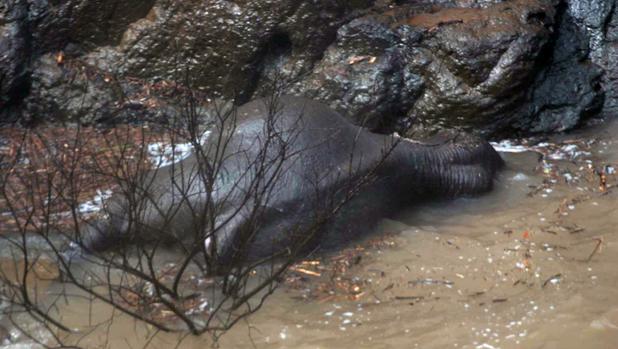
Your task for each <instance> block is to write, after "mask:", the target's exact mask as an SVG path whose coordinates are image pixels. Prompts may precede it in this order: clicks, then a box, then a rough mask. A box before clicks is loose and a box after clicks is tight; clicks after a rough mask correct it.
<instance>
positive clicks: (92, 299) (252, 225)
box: [0, 93, 395, 347]
mask: <svg viewBox="0 0 618 349" xmlns="http://www.w3.org/2000/svg"><path fill="white" fill-rule="evenodd" d="M183 96H184V97H183V101H182V103H181V105H182V111H181V112H180V113H179V114H180V115H179V117H177V118H174V119H172V120H171V121H170V122H169V123H167V124H166V125H150V126H149V127H145V126H139V127H124V126H123V127H117V128H115V129H113V130H104V131H100V130H94V129H88V128H85V127H80V126H77V127H74V128H71V129H56V130H55V131H54V129H53V128H50V129H45V128H43V129H30V130H22V131H19V132H13V134H12V137H11V139H12V143H11V144H9V145H8V146H7V148H6V149H4V150H5V151H4V152H3V154H2V159H1V161H0V163H1V164H2V169H1V173H0V174H1V180H0V206H1V208H2V209H3V211H2V219H1V220H0V224H1V225H2V227H3V231H4V233H3V234H2V235H1V236H0V239H1V240H2V241H1V243H2V245H3V246H4V247H2V256H1V257H2V260H1V263H2V268H0V282H1V284H2V289H1V290H0V298H1V301H2V306H3V313H4V316H5V318H4V321H5V322H11V323H12V326H13V327H14V328H16V329H17V330H18V331H19V332H21V333H22V334H23V336H26V337H29V338H30V339H31V340H33V341H35V342H37V343H39V344H40V345H42V346H45V347H61V346H65V345H73V346H76V347H80V346H83V345H84V344H83V343H85V342H86V341H87V337H88V336H89V335H90V333H92V332H93V331H95V329H97V328H98V329H101V328H103V329H105V328H109V325H110V323H112V322H113V321H114V319H115V317H116V316H117V314H119V313H120V314H124V315H128V316H130V317H132V318H134V319H137V320H138V321H141V322H144V323H146V324H148V325H149V326H150V327H151V328H152V332H151V336H152V337H151V338H154V336H156V335H157V334H158V333H159V332H161V331H163V332H178V333H181V334H182V333H187V332H188V333H191V334H193V335H201V334H205V333H208V334H209V335H211V336H212V337H213V338H215V339H216V338H218V337H219V336H220V335H222V334H223V333H225V331H227V330H228V329H229V328H231V327H232V326H234V325H235V324H236V323H238V322H239V321H240V320H241V319H243V318H245V317H246V316H248V315H249V314H252V313H254V312H255V311H257V310H258V309H260V307H262V306H263V304H264V302H265V300H266V299H267V297H268V296H269V295H270V294H272V292H274V290H275V289H276V288H277V286H278V282H279V281H280V280H281V279H282V276H283V275H284V274H285V273H286V271H287V270H288V267H289V266H290V265H291V264H292V263H293V262H294V261H296V260H297V259H298V258H299V257H301V256H302V255H303V254H304V253H306V252H307V248H308V247H309V246H310V245H311V242H312V241H314V240H315V239H318V238H319V236H320V232H321V230H322V229H323V227H324V225H325V224H327V223H328V222H329V220H331V219H332V218H333V217H334V216H335V215H336V214H337V213H338V212H339V211H340V210H341V209H342V207H344V205H346V203H348V202H349V201H350V200H351V199H352V198H353V197H354V196H355V195H356V194H357V193H358V192H359V191H360V190H361V189H362V188H363V187H364V186H365V185H367V184H369V183H370V182H371V181H372V180H373V178H374V174H375V169H377V168H378V167H379V166H380V165H381V162H382V161H383V160H384V159H386V157H387V156H388V155H389V152H390V151H391V150H392V149H393V147H394V146H395V144H385V147H384V150H383V159H382V160H381V161H378V163H376V164H375V167H374V168H372V169H370V170H369V171H361V162H362V161H361V159H360V158H359V157H358V156H355V154H354V152H351V153H350V154H349V162H348V164H347V171H346V172H345V173H344V174H342V175H341V178H338V179H336V181H337V183H340V184H341V185H340V186H339V189H338V190H336V191H335V192H329V191H325V190H323V189H321V186H320V184H321V180H323V178H324V177H325V174H323V173H319V171H317V170H316V171H314V172H315V173H307V174H306V176H307V178H311V182H312V183H313V187H314V191H313V195H310V197H306V198H304V200H306V201H307V202H311V207H312V208H313V212H311V214H310V217H309V218H308V219H304V220H302V221H299V222H297V223H295V224H291V225H289V226H286V227H285V228H284V229H287V231H286V232H285V234H284V235H285V236H288V237H291V238H289V239H288V241H287V242H286V246H285V247H286V248H284V249H276V248H275V249H273V252H272V253H269V254H267V255H266V256H260V258H253V257H252V256H251V249H252V248H253V247H252V246H253V243H254V242H255V241H256V238H257V237H258V235H259V234H260V232H261V228H262V227H263V225H264V224H265V221H266V220H268V219H269V218H268V214H270V213H269V212H268V210H267V208H268V207H269V204H271V201H272V200H273V198H274V197H275V196H276V191H278V190H281V186H280V185H279V184H278V183H279V182H280V181H281V180H282V178H283V176H285V175H286V174H287V171H288V169H289V167H290V164H291V163H293V162H294V161H298V158H299V157H302V155H303V152H304V151H307V150H309V149H299V147H298V146H297V145H298V137H299V135H300V134H301V132H303V128H302V126H301V123H300V120H301V118H302V114H299V116H298V124H297V125H294V124H292V127H289V128H288V129H286V130H281V128H280V127H279V126H277V125H278V118H280V117H281V113H280V111H281V110H280V103H279V95H278V94H277V93H272V94H271V95H270V96H268V97H267V98H266V99H264V103H265V105H266V109H267V116H266V117H265V119H264V120H263V121H264V123H263V127H262V128H261V129H260V134H259V137H257V138H254V139H252V140H244V141H249V142H250V144H249V146H247V145H246V144H244V145H243V144H242V143H243V142H239V140H238V138H235V137H234V134H235V132H236V131H237V128H238V127H239V125H241V124H242V123H243V122H244V118H245V116H244V115H239V113H238V109H237V108H236V107H234V106H233V105H232V104H230V103H222V102H221V103H211V104H210V105H209V109H208V110H209V111H208V113H206V112H204V110H206V109H205V108H204V105H205V103H204V102H205V101H203V100H202V99H200V98H198V97H196V95H195V94H193V93H185V94H184V95H183ZM50 130H51V131H50ZM59 130H60V131H59ZM205 135H208V140H206V141H205V140H204V137H205ZM5 136H6V135H5ZM153 144H160V148H161V149H167V151H168V153H167V156H166V157H164V158H163V159H162V160H157V161H153V160H152V152H153V148H154V147H153ZM185 148H190V149H191V153H192V155H191V157H190V161H187V160H185V161H179V160H181V158H182V157H184V155H183V154H180V153H179V152H177V151H176V150H178V151H179V150H182V149H185ZM232 158H234V159H237V160H234V162H233V164H232V165H230V161H232V160H231V159H232ZM238 159H240V160H238ZM222 178H225V179H226V180H222ZM97 190H111V191H113V193H114V194H113V196H112V197H111V198H110V199H108V200H107V201H106V205H105V207H104V209H102V210H101V211H98V212H89V211H88V210H86V209H85V207H84V202H85V201H87V200H88V199H89V198H92V196H93V195H95V194H96V192H97ZM99 196H100V195H99ZM196 198H199V199H196ZM101 236H103V237H105V238H104V239H100V238H99V237H101ZM100 243H109V246H103V247H101V246H99V247H100V248H93V246H96V245H97V244H100ZM97 250H101V251H97ZM76 251H77V252H79V251H87V252H85V253H76ZM72 303H73V304H79V306H80V307H88V308H89V309H91V310H90V311H89V315H88V324H79V326H77V328H76V325H75V324H72V323H71V321H69V320H66V319H65V314H64V312H65V310H66V309H68V308H70V307H71V304H72ZM96 304H107V305H108V306H109V307H111V308H112V309H113V312H112V313H111V315H109V316H101V314H97V313H95V312H94V311H93V310H92V309H94V307H95V305H96ZM26 318H29V319H31V320H35V321H34V323H36V324H38V325H37V326H38V327H37V328H38V330H36V331H35V330H33V328H32V327H27V326H24V325H23V324H24V323H25V322H24V319H26ZM41 330H43V331H41ZM148 343H149V341H146V342H145V344H144V346H148ZM99 344H100V345H101V346H105V343H99Z"/></svg>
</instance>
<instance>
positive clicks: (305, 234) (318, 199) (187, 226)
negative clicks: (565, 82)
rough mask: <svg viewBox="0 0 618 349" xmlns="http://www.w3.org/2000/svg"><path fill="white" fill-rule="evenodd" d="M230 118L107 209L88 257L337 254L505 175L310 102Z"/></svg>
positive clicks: (462, 149) (478, 147)
mask: <svg viewBox="0 0 618 349" xmlns="http://www.w3.org/2000/svg"><path fill="white" fill-rule="evenodd" d="M226 115H227V117H219V119H220V120H219V121H220V122H214V126H212V128H211V130H210V131H208V133H207V134H209V136H208V138H207V139H205V140H203V142H202V143H201V144H196V149H195V150H194V153H193V154H192V155H190V156H188V157H187V158H185V159H182V160H181V161H179V162H176V163H173V164H171V165H168V166H165V167H163V166H160V167H159V168H156V169H153V170H151V171H150V172H149V173H147V174H146V175H145V176H143V178H142V182H144V183H147V185H144V186H142V187H140V188H139V190H137V189H136V190H133V194H132V195H133V198H132V199H129V198H127V196H126V195H125V194H116V195H114V196H113V197H112V198H111V199H109V200H108V202H107V204H106V208H105V212H106V215H105V216H106V217H103V218H100V219H98V220H96V221H95V222H93V223H92V224H89V225H88V226H86V227H85V228H84V229H82V234H81V239H80V241H79V245H80V246H81V247H82V249H85V250H86V251H88V252H90V253H100V252H104V251H107V250H109V249H112V248H114V247H118V246H119V245H126V244H125V242H130V241H133V242H135V243H139V244H153V243H155V244H156V243H161V242H162V241H164V242H165V245H167V244H169V243H174V244H178V245H181V246H183V248H184V249H186V251H187V253H191V251H193V253H196V252H195V251H198V250H199V251H204V252H205V253H207V254H209V255H210V256H216V259H217V260H218V261H220V262H221V263H229V262H230V261H232V260H239V259H240V260H243V261H256V260H260V259H264V258H269V256H281V255H285V254H290V253H301V252H303V251H304V252H307V251H313V250H315V249H317V248H323V249H329V248H336V247H338V246H341V245H342V244H345V243H346V242H348V241H351V240H353V239H358V237H359V236H364V235H365V234H366V233H369V232H371V231H372V230H373V229H375V227H376V225H377V223H378V221H379V220H380V219H382V218H385V217H388V216H389V215H392V214H394V213H397V212H398V211H399V210H401V209H403V208H406V207H408V206H409V205H411V204H414V203H417V202H419V201H420V200H424V199H430V198H437V197H455V196H459V195H476V194H480V193H483V192H487V191H489V190H491V188H492V185H493V181H494V177H495V176H496V173H497V172H498V171H499V169H500V168H501V167H502V166H503V160H502V159H501V157H500V156H499V155H498V153H497V152H496V151H495V150H494V149H493V147H492V146H491V145H489V143H487V142H486V141H483V140H481V139H479V138H477V137H474V136H471V135H466V134H459V135H456V136H450V137H449V136H446V135H439V136H436V137H434V138H433V139H430V140H425V141H423V142H421V141H413V140H409V139H406V138H403V137H399V136H398V135H397V134H390V135H388V134H377V133H371V132H369V131H367V130H366V129H364V128H362V127H360V126H357V125H353V124H352V123H350V122H349V121H348V119H346V118H345V117H344V116H342V115H341V114H340V113H338V112H336V111H334V110H332V109H330V108H329V107H328V106H326V105H324V104H322V103H320V102H317V101H313V100H310V99H305V98H302V97H292V96H280V97H278V98H262V99H256V100H253V101H251V102H248V103H247V104H245V105H242V106H240V107H237V108H235V109H234V111H233V112H230V113H228V114H226ZM221 120H223V121H221ZM196 143H197V142H196ZM136 198H137V199H136ZM138 199H139V200H138ZM136 200H137V201H136ZM131 202H133V203H135V202H139V204H134V205H133V206H134V207H133V208H130V207H129V206H131V205H130V203H131ZM136 207H139V209H135V208H136ZM130 212H132V213H130ZM130 216H131V217H130ZM121 242H122V243H121ZM129 245H130V244H129ZM213 258H214V257H213Z"/></svg>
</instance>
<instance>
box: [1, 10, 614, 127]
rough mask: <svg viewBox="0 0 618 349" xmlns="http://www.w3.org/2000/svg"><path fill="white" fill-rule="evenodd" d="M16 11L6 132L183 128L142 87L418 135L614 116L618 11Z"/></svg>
mask: <svg viewBox="0 0 618 349" xmlns="http://www.w3.org/2000/svg"><path fill="white" fill-rule="evenodd" d="M7 1H8V2H7ZM7 1H5V2H4V5H0V34H1V35H0V93H1V94H0V118H2V119H3V120H13V119H16V118H18V119H19V118H20V119H22V120H23V119H35V120H36V119H45V118H48V119H61V120H76V119H80V120H82V121H87V122H98V121H101V120H110V119H114V118H117V117H120V116H121V117H122V118H124V119H126V118H129V119H140V115H142V114H141V113H143V117H144V118H150V117H153V115H158V117H163V118H164V117H166V116H168V115H171V114H170V112H169V110H167V111H163V112H154V111H153V110H154V108H144V105H145V104H148V103H144V102H143V98H142V102H139V103H135V101H136V100H138V99H132V98H130V97H128V96H131V95H133V94H137V95H140V94H142V92H144V89H143V88H141V89H140V88H136V87H135V81H141V82H143V83H144V84H145V85H148V84H168V85H169V84H173V85H178V84H184V85H189V86H191V87H192V88H194V89H195V90H197V91H200V92H201V93H203V94H205V95H208V96H212V97H223V98H235V99H236V101H237V102H238V103H243V102H245V101H247V100H248V99H251V98H254V97H257V96H259V95H260V94H261V93H262V92H264V91H268V90H269V89H272V86H273V83H274V84H276V85H277V86H278V87H279V88H280V89H281V91H282V92H284V93H292V94H297V95H303V96H306V97H311V98H314V99H319V100H322V101H324V102H326V103H328V104H330V105H331V106H332V107H334V108H336V109H338V110H339V111H342V112H343V113H344V114H346V115H349V116H350V117H351V118H352V119H353V121H354V122H356V123H358V124H363V125H365V126H367V127H369V128H370V129H372V130H375V131H380V132H391V131H400V132H401V131H402V130H408V134H409V135H416V134H419V133H422V134H427V133H433V132H434V131H436V130H438V129H444V128H447V129H464V130H469V131H473V132H475V133H479V134H483V135H487V136H494V135H500V134H502V133H505V132H513V131H516V132H520V133H531V132H553V131H562V130H567V129H570V128H573V127H575V126H576V125H577V124H579V123H580V121H581V120H582V119H584V118H586V117H588V116H590V115H594V114H595V113H598V112H599V110H601V108H602V106H603V103H604V98H603V97H604V93H605V92H604V91H607V93H606V95H607V98H606V99H605V108H606V110H608V108H612V107H616V106H617V105H618V104H616V102H615V101H616V100H617V99H618V98H616V97H618V96H616V95H615V93H618V92H613V91H618V90H617V89H615V88H613V87H616V86H615V85H616V82H617V81H618V71H617V69H616V68H617V67H616V64H618V63H616V62H617V60H616V58H618V44H617V41H616V40H618V33H616V30H615V28H616V26H617V25H618V18H616V16H615V15H614V13H615V7H616V6H615V4H614V2H613V1H607V0H505V1H499V0H496V1H465V0H457V1H449V0H426V1H425V2H423V1H421V2H419V1H405V0H403V1H402V0H398V1H390V0H375V1H374V0H356V1H335V0H315V1H295V0H242V1H226V0H215V1H201V0H188V1H178V0H136V1H132V2H130V4H129V2H123V1H109V0H108V1H103V0H66V1H53V2H52V1H47V0H36V1H32V0H7ZM60 52H61V53H62V55H61V57H65V59H66V61H67V62H73V63H74V64H73V63H71V64H68V63H65V62H60V63H58V60H57V59H54V55H59V53H60ZM24 57H28V59H24ZM78 67H81V68H78ZM89 72H90V73H89ZM136 79H137V80H136ZM110 81H113V82H114V83H110ZM136 91H137V92H136ZM149 91H150V90H149ZM147 97H148V98H155V97H152V96H147ZM148 98H147V99H148ZM156 98H157V102H156V103H150V106H153V105H157V106H160V105H162V104H165V103H164V102H163V99H158V97H156ZM136 105H137V107H136ZM128 106H129V107H128ZM170 108H171V107H170ZM172 109H173V108H172ZM128 110H131V112H128ZM127 113H128V114H127ZM172 114H173V113H172Z"/></svg>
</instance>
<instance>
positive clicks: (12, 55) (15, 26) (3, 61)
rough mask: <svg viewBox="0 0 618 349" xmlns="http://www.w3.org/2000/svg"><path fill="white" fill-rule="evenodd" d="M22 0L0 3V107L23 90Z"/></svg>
mask: <svg viewBox="0 0 618 349" xmlns="http://www.w3.org/2000/svg"><path fill="white" fill-rule="evenodd" d="M27 15H28V12H27V6H26V2H25V1H22V0H11V1H8V2H3V3H2V4H0V110H2V109H6V108H8V106H9V104H11V103H12V102H13V101H15V100H18V99H20V97H21V96H22V95H23V94H25V93H26V90H27V86H26V85H27V83H28V75H27V64H26V62H27V60H26V59H24V58H25V57H28V55H29V51H30V50H29V45H28V40H27V37H26V35H27V34H26V28H24V25H23V23H24V20H25V18H26V17H27Z"/></svg>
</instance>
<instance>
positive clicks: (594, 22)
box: [566, 0, 616, 61]
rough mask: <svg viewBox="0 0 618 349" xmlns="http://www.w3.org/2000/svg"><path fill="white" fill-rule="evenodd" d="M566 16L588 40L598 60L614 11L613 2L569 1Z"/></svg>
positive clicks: (595, 0) (599, 0) (601, 0)
mask: <svg viewBox="0 0 618 349" xmlns="http://www.w3.org/2000/svg"><path fill="white" fill-rule="evenodd" d="M566 3H567V6H568V14H569V15H570V16H571V17H572V18H573V20H574V24H575V25H576V26H577V27H578V29H579V30H580V31H581V32H582V33H584V34H586V35H587V36H588V38H589V47H590V50H591V51H592V57H593V59H594V60H595V61H597V60H600V59H601V56H602V54H603V50H604V46H605V36H606V32H607V27H608V24H609V23H608V21H609V20H610V15H611V13H612V11H614V10H615V6H616V4H615V1H607V0H569V1H567V2H566Z"/></svg>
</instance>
